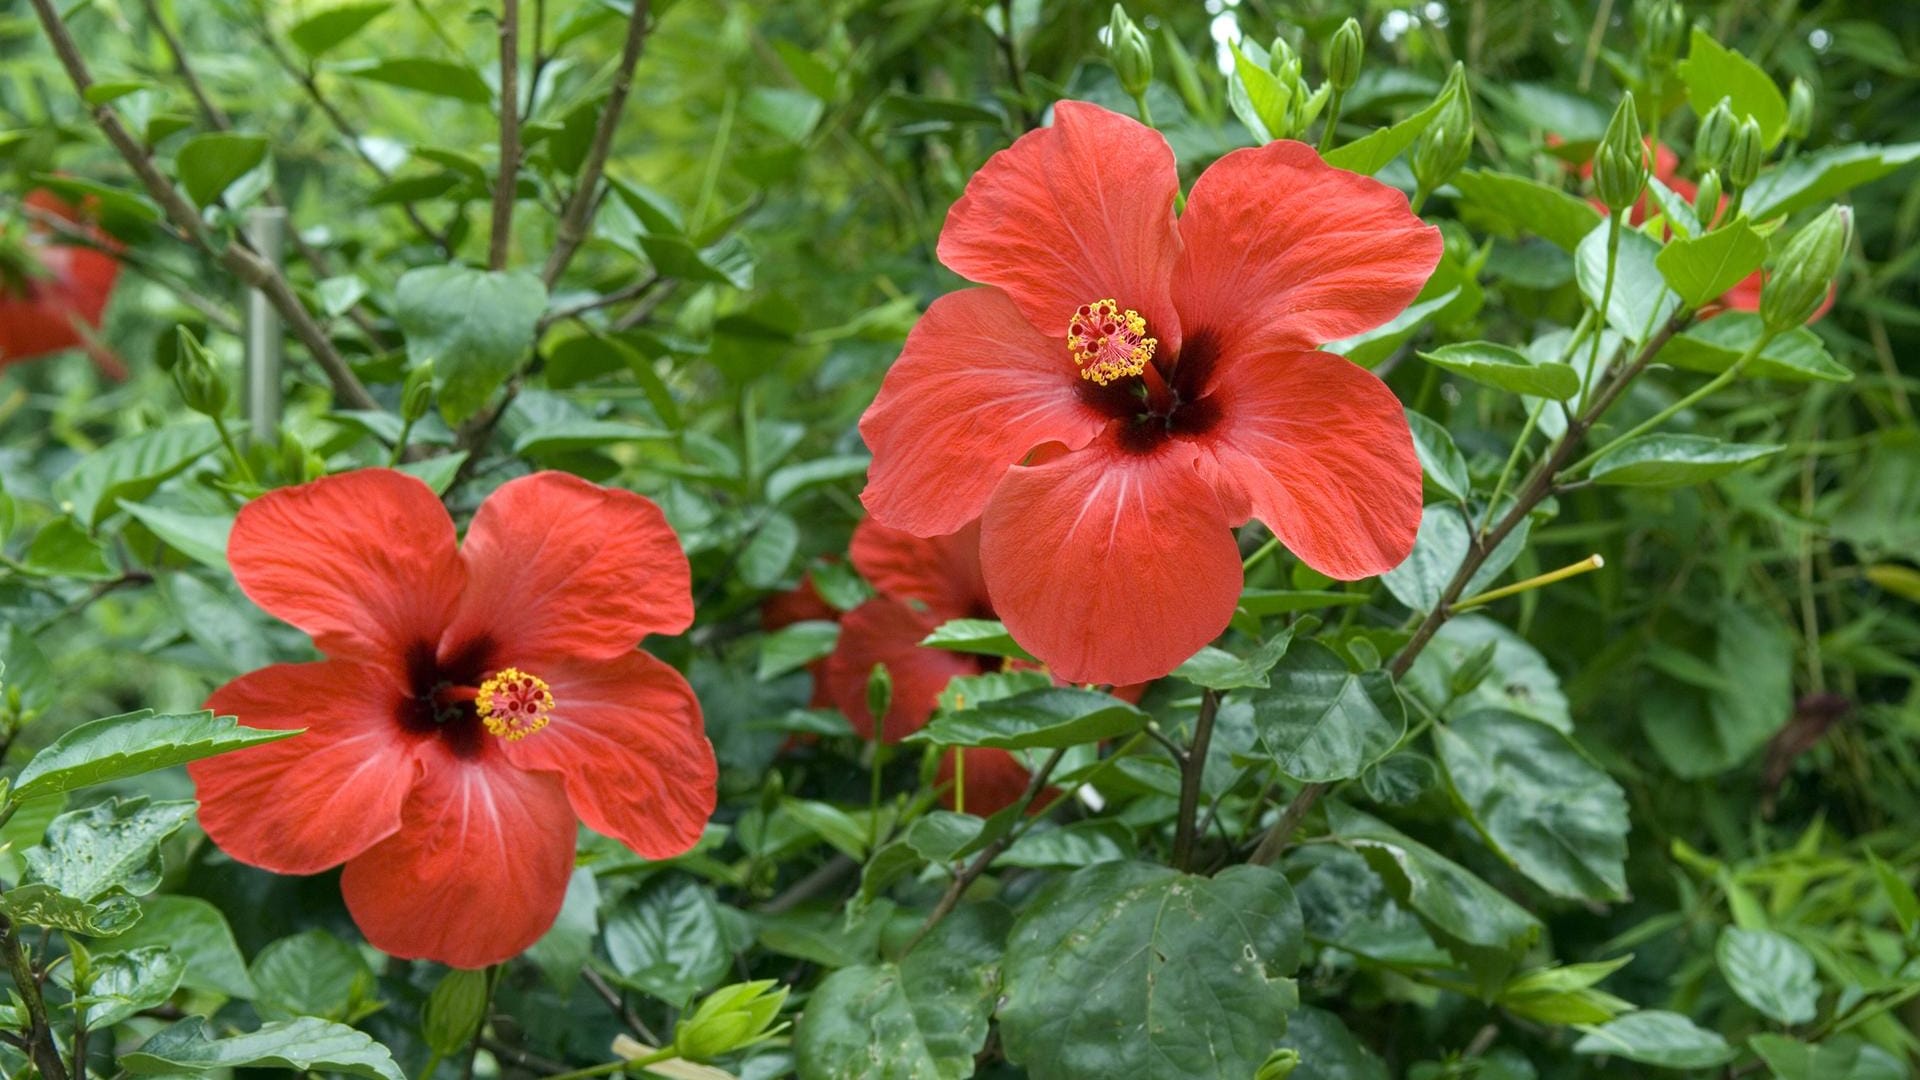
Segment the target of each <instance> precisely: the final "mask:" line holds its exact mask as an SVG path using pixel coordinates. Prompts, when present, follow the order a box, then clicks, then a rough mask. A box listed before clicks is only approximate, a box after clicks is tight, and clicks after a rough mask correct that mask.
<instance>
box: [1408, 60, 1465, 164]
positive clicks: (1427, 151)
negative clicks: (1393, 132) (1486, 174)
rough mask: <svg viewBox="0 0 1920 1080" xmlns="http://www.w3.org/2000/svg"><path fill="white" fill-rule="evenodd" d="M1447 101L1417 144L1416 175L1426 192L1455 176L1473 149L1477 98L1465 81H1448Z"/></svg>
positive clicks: (1414, 162) (1415, 155) (1415, 153)
mask: <svg viewBox="0 0 1920 1080" xmlns="http://www.w3.org/2000/svg"><path fill="white" fill-rule="evenodd" d="M1447 87H1448V88H1447V89H1446V90H1444V91H1442V93H1445V94H1446V95H1447V103H1446V104H1445V105H1443V106H1441V108H1440V115H1438V116H1436V117H1434V118H1433V123H1432V124H1430V125H1428V126H1427V130H1425V131H1423V132H1421V133H1420V141H1419V142H1417V143H1415V144H1414V147H1413V178H1414V181H1415V182H1416V183H1418V184H1419V185H1420V188H1421V190H1423V191H1434V190H1437V189H1438V188H1439V187H1440V186H1441V185H1442V184H1445V183H1446V182H1447V181H1448V180H1451V179H1453V174H1454V173H1457V172H1459V171H1460V167H1461V166H1462V165H1465V164H1466V163H1467V155H1468V154H1469V153H1471V152H1472V150H1473V99H1472V98H1471V97H1470V96H1469V95H1468V94H1467V88H1466V83H1465V82H1464V80H1460V81H1456V80H1451V79H1450V80H1448V84H1447Z"/></svg>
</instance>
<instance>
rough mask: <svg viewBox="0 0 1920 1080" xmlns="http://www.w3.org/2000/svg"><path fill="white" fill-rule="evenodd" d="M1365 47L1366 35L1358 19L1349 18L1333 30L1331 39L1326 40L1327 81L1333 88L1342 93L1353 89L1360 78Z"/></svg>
mask: <svg viewBox="0 0 1920 1080" xmlns="http://www.w3.org/2000/svg"><path fill="white" fill-rule="evenodd" d="M1366 48H1367V41H1366V35H1365V34H1363V33H1362V32H1361V30H1360V20H1358V19H1354V18H1349V19H1348V20H1347V21H1346V22H1343V23H1341V24H1340V29H1338V30H1335V31H1334V32H1333V39H1332V40H1331V41H1329V42H1327V81H1328V82H1330V83H1332V84H1333V88H1334V89H1336V90H1338V91H1340V92H1341V93H1343V94H1344V93H1346V92H1347V91H1348V90H1351V89H1353V84H1354V83H1355V82H1357V81H1359V79H1360V61H1361V59H1362V58H1363V57H1364V56H1365V55H1366Z"/></svg>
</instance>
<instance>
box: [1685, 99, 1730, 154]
mask: <svg viewBox="0 0 1920 1080" xmlns="http://www.w3.org/2000/svg"><path fill="white" fill-rule="evenodd" d="M1732 142H1733V107H1732V105H1730V104H1729V103H1728V99H1727V98H1721V99H1720V103H1719V104H1718V105H1715V106H1714V107H1713V108H1712V109H1709V110H1708V111H1707V115H1705V116H1703V117H1701V118H1700V129H1699V130H1698V131H1697V132H1695V133H1694V136H1693V160H1694V161H1696V162H1698V163H1699V165H1700V167H1701V168H1703V169H1717V168H1719V167H1720V163H1721V162H1723V161H1725V160H1727V149H1728V147H1729V146H1730V145H1731V144H1732Z"/></svg>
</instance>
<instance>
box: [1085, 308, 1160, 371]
mask: <svg viewBox="0 0 1920 1080" xmlns="http://www.w3.org/2000/svg"><path fill="white" fill-rule="evenodd" d="M1159 344H1160V340H1159V339H1158V338H1150V337H1148V336H1147V320H1146V319H1145V318H1143V317H1142V316H1141V314H1140V313H1139V312H1137V311H1135V310H1133V309H1132V308H1128V309H1126V310H1125V311H1122V310H1121V309H1120V304H1119V303H1118V302H1117V301H1115V300H1113V299H1112V298H1111V297H1109V298H1108V299H1105V300H1096V301H1094V302H1093V303H1091V304H1081V305H1080V307H1079V309H1078V310H1076V311H1075V312H1074V313H1073V318H1072V320H1071V321H1069V323H1068V324H1067V349H1068V350H1069V351H1070V352H1072V353H1073V362H1074V363H1075V364H1078V365H1079V366H1080V377H1081V378H1083V379H1091V380H1093V381H1094V382H1096V383H1098V384H1100V385H1101V386H1105V385H1107V384H1108V383H1110V382H1113V381H1114V380H1115V379H1124V378H1127V377H1129V376H1133V375H1139V374H1141V373H1142V372H1144V371H1146V370H1147V365H1148V364H1150V363H1152V362H1153V350H1154V347H1155V346H1157V345H1159Z"/></svg>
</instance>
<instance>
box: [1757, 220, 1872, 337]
mask: <svg viewBox="0 0 1920 1080" xmlns="http://www.w3.org/2000/svg"><path fill="white" fill-rule="evenodd" d="M1852 238H1853V211H1852V210H1851V209H1850V208H1848V207H1845V206H1831V207H1828V208H1827V212H1826V213H1824V214H1821V215H1820V216H1819V217H1817V218H1814V219H1813V220H1812V221H1811V222H1809V223H1808V224H1807V225H1806V226H1805V227H1804V228H1802V229H1801V230H1800V231H1799V232H1797V233H1794V234H1793V239H1791V240H1789V241H1787V247H1786V250H1784V251H1782V252H1781V253H1780V256H1779V258H1777V259H1775V260H1774V263H1773V265H1774V271H1773V276H1771V277H1769V278H1768V279H1767V282H1766V284H1765V285H1764V286H1763V287H1762V288H1761V290H1760V319H1761V321H1762V322H1764V323H1766V325H1767V329H1769V330H1772V331H1774V332H1775V333H1784V332H1786V331H1788V330H1792V329H1794V328H1795V327H1799V326H1804V325H1805V324H1806V321H1807V320H1808V319H1809V318H1812V317H1813V313H1814V312H1815V311H1817V310H1819V308H1820V303H1821V301H1823V300H1825V299H1826V298H1827V289H1828V288H1829V287H1831V286H1832V284H1833V279H1834V276H1835V275H1837V274H1838V273H1839V272H1840V262H1841V260H1842V259H1845V258H1846V256H1847V245H1848V243H1850V242H1851V240H1852Z"/></svg>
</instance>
